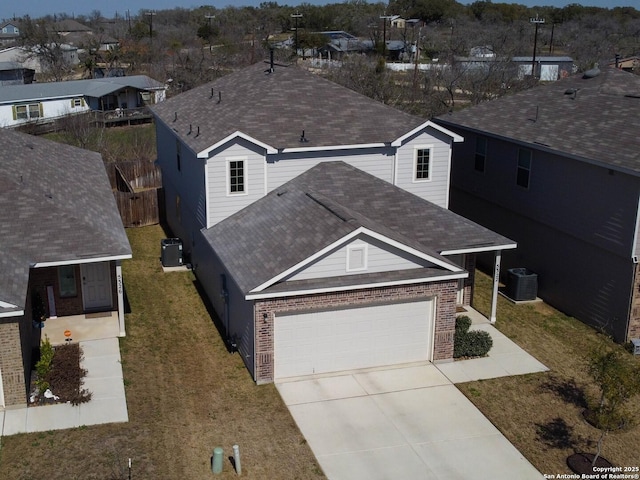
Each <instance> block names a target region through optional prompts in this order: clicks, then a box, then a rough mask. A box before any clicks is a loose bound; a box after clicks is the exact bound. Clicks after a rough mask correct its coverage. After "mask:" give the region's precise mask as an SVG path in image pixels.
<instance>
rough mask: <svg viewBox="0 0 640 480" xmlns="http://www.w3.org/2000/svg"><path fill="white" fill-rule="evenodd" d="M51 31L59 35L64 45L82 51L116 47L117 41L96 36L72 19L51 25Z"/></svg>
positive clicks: (102, 35)
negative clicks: (81, 49)
mask: <svg viewBox="0 0 640 480" xmlns="http://www.w3.org/2000/svg"><path fill="white" fill-rule="evenodd" d="M53 30H54V31H55V32H56V33H57V34H58V35H60V37H61V38H62V39H63V41H64V43H66V44H68V45H73V46H75V47H78V48H83V49H90V48H91V49H93V48H95V49H97V50H100V51H107V50H113V49H115V48H117V47H118V45H119V42H118V40H117V39H115V38H113V37H110V36H108V35H104V34H96V33H95V32H94V31H93V30H92V29H91V28H89V27H87V26H86V25H83V24H81V23H80V22H78V21H76V20H73V19H65V20H62V21H60V22H56V23H54V24H53Z"/></svg>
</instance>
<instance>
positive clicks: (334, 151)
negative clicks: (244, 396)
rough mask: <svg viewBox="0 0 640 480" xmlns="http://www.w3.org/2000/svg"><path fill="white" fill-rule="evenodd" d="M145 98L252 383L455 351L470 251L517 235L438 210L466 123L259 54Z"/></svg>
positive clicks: (167, 172)
mask: <svg viewBox="0 0 640 480" xmlns="http://www.w3.org/2000/svg"><path fill="white" fill-rule="evenodd" d="M153 111H154V115H155V116H156V129H157V142H158V163H159V165H160V167H161V168H162V177H163V186H164V191H165V200H166V215H167V222H168V224H169V226H170V228H171V230H172V232H173V233H174V234H175V235H176V236H178V237H180V238H181V239H182V241H183V244H184V249H185V251H186V252H187V254H188V255H189V256H190V261H191V264H192V266H193V269H194V271H195V274H196V276H197V278H198V280H199V282H200V283H201V285H202V287H203V289H204V291H205V292H206V294H207V296H208V299H209V300H210V302H211V304H212V305H213V307H214V309H215V311H216V312H217V314H218V316H219V317H220V320H221V322H222V324H223V325H224V329H225V331H226V336H227V340H228V341H229V342H230V344H231V345H232V346H233V347H234V348H237V349H238V350H239V352H240V353H241V355H242V358H243V360H244V361H245V364H246V365H247V367H248V369H249V370H250V371H251V373H252V375H253V377H254V379H255V380H256V381H257V382H258V383H264V382H269V381H273V380H274V379H277V378H283V377H289V376H298V375H306V374H313V373H321V372H329V371H338V370H345V369H352V368H363V367H370V366H377V365H387V364H394V363H404V362H409V361H425V360H432V361H444V360H451V358H452V355H453V333H454V325H455V314H456V306H457V305H469V304H470V303H471V301H472V294H473V274H474V269H475V258H476V255H477V254H478V253H481V252H491V253H493V254H494V258H495V259H496V267H497V270H499V260H500V252H501V251H502V250H504V249H510V248H515V244H514V242H512V241H511V240H509V239H507V238H505V237H503V236H501V235H497V234H495V233H494V232H491V231H490V230H488V229H486V228H484V227H480V226H479V225H476V224H474V223H473V222H470V221H469V220H466V219H464V218H462V217H460V216H458V215H456V214H454V213H452V212H450V211H449V210H448V209H447V206H448V198H449V170H450V160H451V158H450V157H451V146H452V144H453V143H454V142H460V141H462V140H463V139H462V137H461V136H459V135H457V134H454V133H452V132H451V131H449V130H447V129H445V128H442V127H440V126H438V125H436V124H434V123H432V122H430V121H425V120H424V119H421V118H418V117H414V116H411V115H408V114H405V113H402V112H399V111H397V110H395V109H393V108H390V107H388V106H385V105H383V104H381V103H378V102H376V101H373V100H371V99H368V98H366V97H364V96H361V95H359V94H357V93H355V92H353V91H351V90H348V89H346V88H344V87H341V86H339V85H337V84H334V83H332V82H329V81H328V80H325V79H323V78H321V77H319V76H317V75H314V74H312V73H310V72H307V71H305V70H302V69H299V68H297V67H295V66H289V67H285V66H273V65H272V64H266V63H259V64H255V65H252V66H250V67H247V68H245V69H242V70H240V71H237V72H235V73H232V74H230V75H227V76H225V77H222V78H220V79H218V80H216V81H214V82H212V83H210V84H207V85H204V86H201V87H198V88H195V89H193V90H190V91H188V92H185V93H183V94H180V95H178V96H176V97H174V98H172V99H169V100H168V101H166V102H164V103H162V104H158V105H156V106H155V107H153ZM495 287H496V288H495V289H494V308H493V311H492V315H491V316H492V319H493V320H495V295H496V293H497V283H496V284H495Z"/></svg>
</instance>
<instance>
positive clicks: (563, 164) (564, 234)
mask: <svg viewBox="0 0 640 480" xmlns="http://www.w3.org/2000/svg"><path fill="white" fill-rule="evenodd" d="M639 106H640V77H638V76H635V75H633V74H631V73H627V72H624V71H620V70H617V69H614V68H607V69H605V70H603V71H601V72H600V71H597V70H593V71H589V72H587V73H586V74H584V75H577V76H572V77H569V78H566V79H563V80H559V81H558V82H555V83H553V84H549V85H543V86H538V87H536V88H533V89H530V90H526V91H523V92H519V93H517V94H514V95H510V96H506V97H503V98H500V99H497V100H493V101H490V102H487V103H483V104H480V105H477V106H474V107H471V108H469V109H466V110H462V111H459V112H455V113H453V114H450V115H444V116H442V117H439V118H437V119H436V122H437V123H438V124H440V125H442V126H443V127H445V128H447V129H451V130H453V131H455V132H457V134H459V135H464V137H465V142H464V144H456V146H455V148H454V153H453V165H452V175H451V182H452V188H451V209H452V210H453V211H455V212H457V213H460V214H461V215H464V216H465V217H467V218H470V219H472V220H474V221H476V222H478V223H480V224H482V225H485V226H487V227H488V228H491V229H493V230H495V231H497V232H500V233H502V234H503V235H507V236H509V238H513V239H514V240H516V241H517V242H518V250H517V251H514V252H510V253H509V254H507V255H505V257H504V265H505V266H506V267H508V268H511V267H527V268H529V269H531V270H532V271H534V272H535V273H537V275H538V293H539V296H540V297H542V298H543V299H544V300H545V301H547V302H548V303H549V304H551V305H553V306H555V307H557V308H558V309H560V310H562V311H564V312H566V313H567V314H569V315H572V316H574V317H576V318H578V319H580V320H582V321H583V322H585V323H587V324H589V325H592V326H594V327H596V328H598V329H601V330H604V331H606V332H608V333H609V334H611V335H613V336H614V337H615V339H616V340H618V341H620V342H623V341H628V340H629V339H632V338H639V337H640V269H639V268H640V267H639V262H638V258H640V239H639V235H638V233H639V232H640V208H639V202H640V135H638V132H640V117H639V116H638V107H639Z"/></svg>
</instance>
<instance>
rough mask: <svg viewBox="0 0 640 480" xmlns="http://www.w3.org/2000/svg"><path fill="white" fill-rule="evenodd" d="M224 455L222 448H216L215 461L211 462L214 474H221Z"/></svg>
mask: <svg viewBox="0 0 640 480" xmlns="http://www.w3.org/2000/svg"><path fill="white" fill-rule="evenodd" d="M223 454H224V450H222V447H216V448H214V449H213V460H212V461H211V470H212V471H213V473H216V474H218V473H221V472H222V455H223Z"/></svg>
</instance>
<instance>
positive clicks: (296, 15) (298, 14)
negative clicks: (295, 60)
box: [291, 10, 304, 60]
mask: <svg viewBox="0 0 640 480" xmlns="http://www.w3.org/2000/svg"><path fill="white" fill-rule="evenodd" d="M291 18H295V19H296V26H295V29H296V37H295V41H294V42H295V44H294V48H295V53H296V57H297V56H298V19H299V18H302V14H301V13H298V11H297V10H296V13H292V14H291ZM302 57H303V60H304V55H303V56H302Z"/></svg>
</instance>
